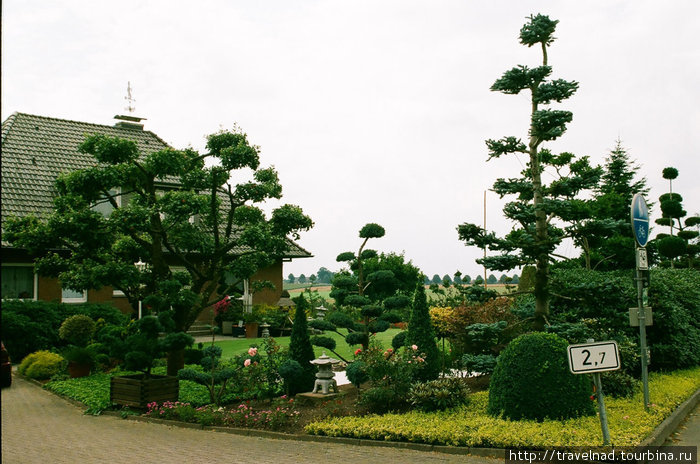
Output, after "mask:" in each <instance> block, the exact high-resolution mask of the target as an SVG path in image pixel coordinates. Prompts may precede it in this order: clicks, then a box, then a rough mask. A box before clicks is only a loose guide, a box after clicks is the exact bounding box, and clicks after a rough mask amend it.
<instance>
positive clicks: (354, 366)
mask: <svg viewBox="0 0 700 464" xmlns="http://www.w3.org/2000/svg"><path fill="white" fill-rule="evenodd" d="M345 375H346V376H347V377H348V380H349V381H350V383H352V384H353V385H354V386H355V387H357V388H360V385H362V384H363V383H365V382H367V381H368V380H369V376H368V375H367V365H366V364H365V363H364V362H362V361H359V360H357V361H353V362H351V363H350V364H348V367H346V368H345Z"/></svg>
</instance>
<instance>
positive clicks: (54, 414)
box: [2, 377, 502, 464]
mask: <svg viewBox="0 0 700 464" xmlns="http://www.w3.org/2000/svg"><path fill="white" fill-rule="evenodd" d="M2 462H3V464H25V463H28V464H37V463H38V464H44V463H46V464H63V463H69V464H75V463H80V464H89V463H139V464H148V463H168V464H176V463H187V464H189V463H192V464H197V463H207V464H213V463H227V464H233V463H274V464H282V463H318V464H326V463H353V464H359V463H372V464H384V463H392V464H402V463H407V464H411V463H420V464H433V463H467V464H496V463H500V462H502V460H496V459H489V458H481V457H473V456H459V455H448V454H441V453H432V452H421V451H414V450H404V449H395V448H385V447H374V446H357V445H349V444H335V443H317V442H301V441H293V440H275V439H270V438H258V437H246V436H240V435H233V434H228V433H220V432H214V431H204V430H194V429H187V428H181V427H171V426H168V425H162V424H154V423H147V422H137V421H131V420H123V419H120V418H118V417H114V416H97V417H95V416H86V415H84V414H83V413H82V410H81V409H80V408H78V407H76V406H74V405H72V404H71V403H69V402H67V401H65V400H63V399H61V398H58V397H57V396H55V395H54V394H52V393H49V392H47V391H45V390H43V389H41V388H40V387H38V386H36V385H34V384H32V383H29V382H27V381H25V380H22V379H19V378H17V377H15V378H14V379H13V385H12V387H10V388H6V389H3V390H2Z"/></svg>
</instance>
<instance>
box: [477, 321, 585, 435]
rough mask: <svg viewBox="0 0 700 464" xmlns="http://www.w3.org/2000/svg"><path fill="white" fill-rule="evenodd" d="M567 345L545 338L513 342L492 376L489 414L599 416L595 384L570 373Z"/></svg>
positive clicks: (533, 417) (512, 416)
mask: <svg viewBox="0 0 700 464" xmlns="http://www.w3.org/2000/svg"><path fill="white" fill-rule="evenodd" d="M567 346H568V344H567V342H566V341H565V340H564V339H562V338H560V337H558V336H557V335H554V334H546V333H532V334H526V335H522V336H520V337H518V338H516V339H515V340H513V341H512V342H511V343H510V344H509V345H508V347H506V349H505V350H503V352H502V353H501V355H500V356H499V357H498V362H497V364H496V368H495V369H494V371H493V375H492V376H491V384H490V387H489V403H488V413H489V414H491V415H493V416H501V415H502V416H503V417H504V418H508V419H512V420H522V419H526V420H528V419H529V420H537V421H542V420H544V419H568V418H573V417H580V416H587V415H593V414H595V407H594V403H593V402H592V401H591V399H590V395H591V383H590V380H589V379H588V378H587V377H586V376H584V375H574V374H572V373H571V372H570V371H569V366H568V362H567V357H566V347H567Z"/></svg>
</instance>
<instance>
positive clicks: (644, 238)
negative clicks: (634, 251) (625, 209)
mask: <svg viewBox="0 0 700 464" xmlns="http://www.w3.org/2000/svg"><path fill="white" fill-rule="evenodd" d="M631 217H632V230H633V232H634V238H635V240H637V243H638V244H639V246H640V247H645V246H646V244H647V242H648V241H649V208H647V202H646V201H645V200H644V197H643V196H642V195H640V194H639V193H637V194H635V195H634V197H633V198H632V210H631Z"/></svg>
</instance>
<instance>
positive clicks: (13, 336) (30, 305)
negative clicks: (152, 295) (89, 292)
mask: <svg viewBox="0 0 700 464" xmlns="http://www.w3.org/2000/svg"><path fill="white" fill-rule="evenodd" d="M0 305H1V306H2V308H1V309H2V310H1V311H0V318H1V322H2V323H1V324H0V332H1V333H2V341H3V343H4V344H5V347H6V348H7V350H8V351H9V352H10V355H11V356H12V357H14V358H15V359H22V358H24V357H26V356H27V355H28V354H30V353H33V352H35V351H40V350H50V349H53V348H59V347H61V346H63V345H64V344H65V343H64V342H62V341H61V339H60V338H59V336H58V329H59V328H60V326H61V323H62V322H63V321H64V320H65V319H66V318H67V317H68V316H72V315H74V314H86V315H88V316H90V317H91V318H92V319H93V320H95V321H98V320H99V319H104V321H105V322H107V323H109V324H114V325H124V324H125V323H126V321H127V320H128V317H127V316H126V315H124V314H122V313H121V311H119V310H118V309H117V308H115V307H113V306H110V305H106V304H92V303H85V304H63V303H55V302H48V301H25V300H2V301H1V302H0Z"/></svg>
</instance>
